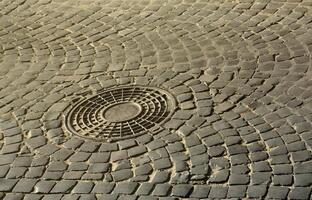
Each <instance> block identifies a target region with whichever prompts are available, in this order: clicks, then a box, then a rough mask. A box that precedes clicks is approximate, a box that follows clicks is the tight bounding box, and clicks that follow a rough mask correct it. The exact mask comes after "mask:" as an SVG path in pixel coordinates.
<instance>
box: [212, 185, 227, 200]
mask: <svg viewBox="0 0 312 200" xmlns="http://www.w3.org/2000/svg"><path fill="white" fill-rule="evenodd" d="M227 191H228V188H227V187H222V186H218V187H211V189H210V193H209V196H208V197H209V198H218V199H225V198H226V196H227Z"/></svg>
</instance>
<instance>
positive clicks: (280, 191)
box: [267, 186, 289, 199]
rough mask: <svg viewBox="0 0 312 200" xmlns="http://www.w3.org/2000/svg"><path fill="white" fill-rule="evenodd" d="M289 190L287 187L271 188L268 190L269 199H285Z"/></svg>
mask: <svg viewBox="0 0 312 200" xmlns="http://www.w3.org/2000/svg"><path fill="white" fill-rule="evenodd" d="M288 192H289V189H288V188H286V187H278V186H271V187H269V189H268V194H267V197H268V198H276V199H285V198H286V197H287V194H288Z"/></svg>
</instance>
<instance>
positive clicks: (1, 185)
mask: <svg viewBox="0 0 312 200" xmlns="http://www.w3.org/2000/svg"><path fill="white" fill-rule="evenodd" d="M17 181H18V180H17V179H2V180H0V191H3V192H9V191H11V190H12V189H13V187H14V186H15V184H16V183H17Z"/></svg>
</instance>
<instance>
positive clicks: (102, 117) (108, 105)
mask: <svg viewBox="0 0 312 200" xmlns="http://www.w3.org/2000/svg"><path fill="white" fill-rule="evenodd" d="M175 108H176V101H175V98H174V97H173V96H172V95H171V94H170V93H169V92H167V91H165V90H163V89H160V88H155V87H143V86H123V87H114V88H111V89H108V90H105V91H104V92H100V93H98V94H96V95H93V96H91V97H89V98H85V99H83V100H81V101H79V102H78V103H76V104H75V105H74V106H73V107H72V108H71V109H70V110H69V112H68V114H67V115H66V116H65V126H66V128H67V130H68V131H70V132H71V133H73V134H76V135H78V136H80V137H84V138H88V139H95V140H101V141H115V140H122V139H127V138H132V137H135V136H138V135H142V134H144V133H147V132H151V131H152V130H153V127H155V126H159V125H161V124H162V123H164V122H165V121H167V119H168V118H169V117H170V116H171V115H172V113H173V111H174V110H175Z"/></svg>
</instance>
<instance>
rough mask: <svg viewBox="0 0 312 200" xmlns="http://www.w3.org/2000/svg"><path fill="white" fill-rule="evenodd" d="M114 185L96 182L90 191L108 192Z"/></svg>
mask: <svg viewBox="0 0 312 200" xmlns="http://www.w3.org/2000/svg"><path fill="white" fill-rule="evenodd" d="M114 187H115V184H114V183H105V182H97V183H95V186H94V187H93V190H92V193H99V194H109V193H111V191H112V190H113V189H114Z"/></svg>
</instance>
